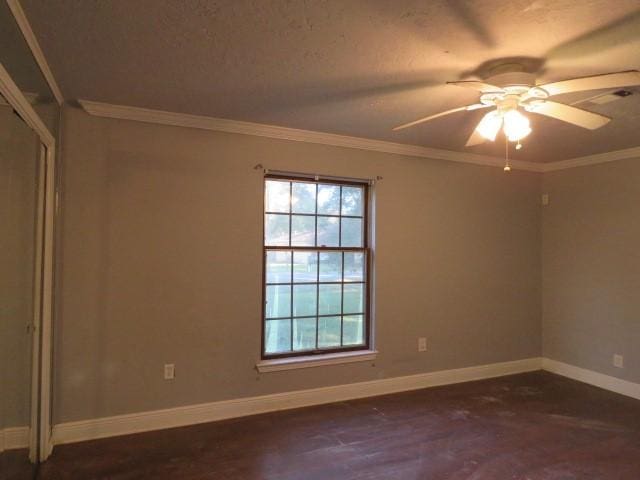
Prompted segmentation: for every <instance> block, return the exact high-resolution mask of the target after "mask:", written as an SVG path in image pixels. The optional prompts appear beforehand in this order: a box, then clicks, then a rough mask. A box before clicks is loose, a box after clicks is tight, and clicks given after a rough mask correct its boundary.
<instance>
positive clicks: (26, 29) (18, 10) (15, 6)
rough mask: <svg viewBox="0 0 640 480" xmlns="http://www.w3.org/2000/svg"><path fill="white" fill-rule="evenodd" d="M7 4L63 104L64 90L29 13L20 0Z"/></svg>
mask: <svg viewBox="0 0 640 480" xmlns="http://www.w3.org/2000/svg"><path fill="white" fill-rule="evenodd" d="M7 5H9V8H10V9H11V13H13V16H14V18H15V19H16V23H17V24H18V27H19V28H20V31H21V32H22V35H23V36H24V39H25V40H26V42H27V44H28V45H29V48H30V49H31V53H32V54H33V56H34V58H35V60H36V62H37V63H38V66H39V67H40V70H41V71H42V75H44V78H45V80H46V81H47V83H48V84H49V88H51V92H52V93H53V96H54V97H55V98H56V101H57V102H58V105H62V103H63V102H64V97H63V96H62V92H61V91H60V88H59V87H58V84H57V83H56V79H55V78H54V76H53V73H51V69H50V68H49V64H48V63H47V59H46V58H45V56H44V53H43V52H42V49H41V48H40V44H39V43H38V40H37V38H36V36H35V34H34V33H33V29H32V28H31V24H30V23H29V20H28V19H27V15H26V14H25V13H24V10H23V9H22V5H20V1H19V0H7Z"/></svg>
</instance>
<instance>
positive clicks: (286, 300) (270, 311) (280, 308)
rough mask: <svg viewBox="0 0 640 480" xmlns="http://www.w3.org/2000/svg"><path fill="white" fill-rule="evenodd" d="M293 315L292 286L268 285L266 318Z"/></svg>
mask: <svg viewBox="0 0 640 480" xmlns="http://www.w3.org/2000/svg"><path fill="white" fill-rule="evenodd" d="M290 316H291V286H290V285H267V304H266V307H265V317H266V318H278V317H290Z"/></svg>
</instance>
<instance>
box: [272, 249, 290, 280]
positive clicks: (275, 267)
mask: <svg viewBox="0 0 640 480" xmlns="http://www.w3.org/2000/svg"><path fill="white" fill-rule="evenodd" d="M266 279H267V283H291V252H267V278H266Z"/></svg>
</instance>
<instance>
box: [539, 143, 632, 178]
mask: <svg viewBox="0 0 640 480" xmlns="http://www.w3.org/2000/svg"><path fill="white" fill-rule="evenodd" d="M629 158H640V147H633V148H627V149H625V150H615V151H612V152H606V153H598V154H597V155H588V156H586V157H577V158H570V159H569V160H560V161H557V162H551V163H546V164H544V169H543V171H544V172H554V171H556V170H565V169H567V168H575V167H584V166H587V165H595V164H597V163H606V162H615V161H616V160H627V159H629Z"/></svg>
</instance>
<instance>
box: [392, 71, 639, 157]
mask: <svg viewBox="0 0 640 480" xmlns="http://www.w3.org/2000/svg"><path fill="white" fill-rule="evenodd" d="M521 69H522V68H521V66H518V65H504V66H503V67H502V68H501V69H500V70H501V71H500V72H499V73H496V74H494V75H491V76H490V77H489V78H487V79H486V80H485V81H481V80H465V81H457V82H447V84H448V85H456V86H459V87H465V88H471V89H473V90H476V91H478V92H480V99H479V102H478V103H474V104H472V105H466V106H464V107H458V108H454V109H451V110H447V111H444V112H440V113H436V114H435V115H429V116H428V117H423V118H419V119H418V120H414V121H412V122H409V123H405V124H403V125H399V126H397V127H395V128H394V129H393V130H402V129H404V128H408V127H413V126H414V125H418V124H420V123H424V122H428V121H429V120H433V119H435V118H439V117H443V116H445V115H449V114H452V113H455V112H460V111H471V110H478V109H482V108H491V111H490V112H489V113H487V114H486V115H485V116H484V117H483V118H482V120H481V121H480V123H479V124H478V126H477V127H476V128H475V130H474V131H473V133H472V134H471V136H470V137H469V140H468V141H467V143H466V146H467V147H470V146H473V145H478V144H481V143H483V142H485V141H486V140H491V141H494V140H495V139H496V136H497V134H498V132H499V131H500V128H501V127H503V128H504V133H505V136H506V137H507V139H508V140H509V141H512V142H519V141H520V140H521V139H523V138H524V137H526V136H527V135H529V133H531V127H530V126H529V119H528V118H527V117H526V116H524V115H523V114H522V113H521V110H524V111H526V112H530V113H536V114H539V115H545V116H547V117H552V118H555V119H558V120H562V121H563V122H568V123H571V124H573V125H577V126H579V127H582V128H587V129H590V130H595V129H596V128H600V127H602V126H603V125H605V124H606V123H608V122H609V121H610V120H611V118H609V117H606V116H604V115H600V114H598V113H593V112H589V111H587V110H583V109H581V108H577V107H574V106H571V105H566V104H564V103H559V102H554V101H551V100H549V97H553V96H555V95H560V94H563V93H573V92H580V91H585V90H599V89H608V88H619V87H625V86H631V85H640V71H637V70H631V71H626V72H618V73H607V74H603V75H595V76H591V77H581V78H573V79H570V80H562V81H559V82H552V83H546V84H542V85H536V83H535V75H533V74H531V73H527V72H524V71H518V70H521Z"/></svg>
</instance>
